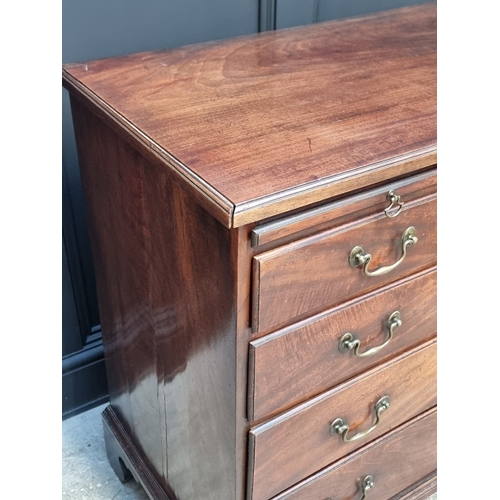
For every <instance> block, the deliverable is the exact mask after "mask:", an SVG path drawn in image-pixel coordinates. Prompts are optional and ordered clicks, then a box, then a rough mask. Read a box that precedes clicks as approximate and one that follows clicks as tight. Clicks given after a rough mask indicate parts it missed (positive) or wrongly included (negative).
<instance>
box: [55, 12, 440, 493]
mask: <svg viewBox="0 0 500 500" xmlns="http://www.w3.org/2000/svg"><path fill="white" fill-rule="evenodd" d="M63 83H64V86H65V87H66V88H67V89H68V90H69V91H70V95H71V102H72V112H73V119H74V125H75V134H76V139H77V145H78V154H79V160H80V166H81V173H82V183H83V186H84V192H85V197H86V203H87V213H88V219H89V226H90V233H91V234H90V236H91V243H92V248H93V254H94V260H95V268H96V279H97V287H98V297H99V307H100V313H101V320H102V331H103V342H104V349H105V356H106V367H107V372H108V380H109V390H110V406H109V407H108V408H107V409H106V410H105V412H104V413H103V422H104V430H105V438H106V445H107V449H108V457H109V460H110V462H111V464H112V466H113V468H114V470H115V471H116V473H117V474H118V475H119V477H120V478H121V479H122V480H126V479H127V478H129V477H130V476H131V475H132V476H133V477H134V478H135V479H136V480H137V481H139V482H140V483H141V484H142V485H143V487H144V488H145V490H146V492H147V493H148V495H149V496H150V497H151V498H152V499H169V500H175V499H177V500H198V499H201V498H203V499H205V500H215V499H220V500H269V499H280V500H281V499H294V500H295V499H296V500H309V499H310V500H313V499H314V500H326V499H330V500H346V499H349V500H351V499H352V500H358V499H364V498H367V499H373V500H382V499H385V500H387V499H390V498H400V499H403V498H404V499H410V498H412V499H420V498H422V499H423V498H427V497H428V496H430V495H431V494H432V493H433V492H434V491H435V489H436V403H437V402H436V162H437V160H436V11H435V6H433V5H424V6H419V7H412V8H405V9H399V10H395V11H388V12H384V13H381V14H377V15H373V16H369V17H365V18H357V19H349V20H345V21H338V22H328V23H323V24H318V25H313V26H308V27H301V28H294V29H290V30H284V31H279V32H269V33H265V34H260V35H255V36H249V37H241V38H237V39H233V40H227V41H223V42H212V43H205V44H199V45H193V46H188V47H183V48H180V49H176V50H171V51H165V52H154V53H142V54H135V55H130V56H126V57H121V58H114V59H107V60H100V61H93V62H88V63H85V64H73V65H66V66H65V67H64V68H63Z"/></svg>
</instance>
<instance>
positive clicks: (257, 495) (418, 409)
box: [248, 342, 436, 500]
mask: <svg viewBox="0 0 500 500" xmlns="http://www.w3.org/2000/svg"><path fill="white" fill-rule="evenodd" d="M385 395H388V396H389V397H390V398H391V406H390V408H389V409H388V410H386V411H385V412H384V413H383V415H382V418H381V421H380V423H379V425H378V427H377V428H376V429H375V430H374V431H373V432H371V433H370V434H369V435H368V436H367V437H366V438H364V439H360V440H358V441H354V442H352V443H344V442H343V441H342V439H341V438H340V436H330V434H329V428H330V424H331V422H332V421H333V420H334V419H336V418H342V419H344V420H345V421H347V422H348V423H349V425H350V427H351V431H350V434H349V435H352V433H357V432H361V431H363V430H366V429H367V428H369V427H370V426H371V425H372V423H373V421H374V411H373V405H374V404H375V403H376V402H377V401H378V400H379V399H380V398H381V397H382V396H385ZM435 405H436V343H435V342H431V343H430V344H425V345H424V346H423V347H420V348H418V349H416V350H414V351H411V352H410V353H405V354H404V355H402V356H400V357H398V358H396V359H395V360H392V361H389V362H387V363H385V364H384V365H383V366H382V367H376V368H374V369H373V370H370V371H369V372H366V373H365V374H363V375H361V376H360V377H358V378H356V379H353V380H351V381H349V382H347V383H346V384H343V385H340V386H338V387H336V388H334V389H332V390H331V391H328V392H327V393H324V394H322V395H321V396H318V397H317V398H314V399H312V400H310V401H307V402H306V403H304V404H302V405H299V406H298V407H296V408H294V409H293V410H290V411H289V412H287V413H284V414H282V415H280V416H278V417H276V418H274V419H271V420H270V421H268V422H265V423H263V424H261V425H258V426H256V427H254V428H252V429H251V431H250V455H249V474H248V477H249V481H248V488H249V490H248V496H249V498H251V499H252V500H266V499H268V498H270V497H272V496H273V495H276V494H278V493H280V492H282V491H284V490H285V489H286V488H289V487H290V486H292V485H293V484H295V483H297V482H299V481H301V480H303V479H305V478H306V477H308V476H309V475H311V474H313V473H315V472H317V471H319V470H320V469H322V468H323V467H326V466H327V465H329V464H331V463H332V462H334V461H335V460H338V459H339V458H341V457H342V456H344V455H347V454H348V453H350V452H352V451H354V450H355V449H357V448H359V447H361V446H362V445H363V444H365V443H367V442H369V441H371V440H373V439H374V438H377V437H378V436H380V435H382V434H383V433H385V432H388V431H389V430H391V429H394V428H395V427H397V426H399V425H401V424H402V423H404V422H405V421H407V420H409V419H410V418H413V417H415V416H416V415H418V414H419V413H422V412H424V411H425V410H427V409H429V408H431V407H432V406H435Z"/></svg>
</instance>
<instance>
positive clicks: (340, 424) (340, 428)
mask: <svg viewBox="0 0 500 500" xmlns="http://www.w3.org/2000/svg"><path fill="white" fill-rule="evenodd" d="M390 402H391V400H390V398H389V396H384V397H382V398H380V399H379V400H378V401H377V402H376V403H375V406H374V410H375V416H376V419H375V423H374V424H373V425H372V426H371V427H370V428H369V429H368V430H366V431H363V432H358V433H357V434H354V436H352V437H347V433H348V432H349V425H348V424H346V423H344V421H343V420H342V419H341V418H336V419H335V420H334V421H333V422H332V423H331V424H330V435H331V436H335V434H339V435H340V436H342V441H344V443H351V442H352V441H357V440H358V439H361V438H363V437H365V436H366V435H367V434H370V432H372V431H373V430H375V428H376V427H377V425H378V424H379V422H380V414H381V413H382V412H384V411H385V410H387V408H389V406H390Z"/></svg>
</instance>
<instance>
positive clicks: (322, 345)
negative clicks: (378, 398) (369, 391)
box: [249, 268, 437, 420]
mask: <svg viewBox="0 0 500 500" xmlns="http://www.w3.org/2000/svg"><path fill="white" fill-rule="evenodd" d="M436 287H437V276H436V272H435V268H434V269H433V270H431V271H430V272H429V271H425V272H424V273H421V274H420V275H418V276H417V277H412V278H410V279H406V280H403V281H401V282H398V283H396V284H394V285H391V286H388V287H385V288H382V289H379V290H377V292H376V293H372V294H370V295H368V296H363V297H361V298H360V299H358V300H356V301H355V302H354V303H347V304H343V305H342V306H341V307H338V308H335V309H334V310H332V311H327V312H325V313H323V314H320V315H318V316H316V317H313V318H311V319H307V320H305V321H303V322H302V323H298V324H294V325H293V326H292V327H290V328H285V329H283V330H278V331H277V332H274V333H272V334H270V335H266V336H264V337H262V338H260V339H258V340H254V341H252V342H250V374H249V384H250V390H249V405H250V406H249V415H250V418H251V419H252V420H258V419H261V418H262V417H264V416H265V415H266V414H272V413H276V412H278V411H282V410H284V409H286V408H287V407H289V406H292V405H293V404H296V403H300V402H301V401H303V400H305V399H306V398H308V397H311V396H315V395H316V394H319V393H320V392H322V391H325V390H326V389H329V388H330V387H333V386H335V385H336V384H338V383H340V382H343V381H345V380H347V379H348V378H350V377H352V376H354V375H356V374H358V373H361V372H362V371H364V370H366V369H367V368H370V367H372V366H374V365H376V364H378V363H381V362H383V361H385V360H387V359H389V358H391V357H392V356H394V355H395V354H397V353H401V352H404V351H405V350H407V349H409V348H411V347H413V346H415V345H417V344H419V343H422V342H424V341H426V340H429V339H431V338H432V337H433V336H435V334H436V330H437V324H436V323H437V317H436V316H437V314H436ZM394 311H399V312H400V313H401V320H402V323H403V324H402V325H401V326H400V327H397V328H396V329H395V330H394V337H393V339H392V340H391V341H390V343H389V344H388V345H387V346H386V347H384V348H383V349H382V350H381V351H379V352H378V353H376V354H374V355H372V356H369V357H365V358H357V357H356V356H354V354H353V353H352V351H345V352H340V351H339V348H338V346H339V341H340V338H341V337H342V336H343V335H344V334H345V333H348V332H349V333H352V334H353V335H354V336H355V337H356V338H357V339H359V340H360V341H361V352H363V351H366V350H367V349H369V348H372V347H376V346H379V345H381V344H383V343H384V342H385V341H386V339H387V337H388V328H387V319H388V318H389V316H390V315H391V314H392V313H393V312H394Z"/></svg>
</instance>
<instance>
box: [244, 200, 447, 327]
mask: <svg viewBox="0 0 500 500" xmlns="http://www.w3.org/2000/svg"><path fill="white" fill-rule="evenodd" d="M410 226H414V227H415V228H416V235H417V236H418V238H419V240H418V243H417V244H416V245H413V246H411V247H410V248H409V249H408V253H407V256H406V258H405V260H404V261H403V262H402V263H401V265H399V266H398V267H397V268H396V269H394V270H393V271H391V272H390V273H388V274H385V275H382V276H378V277H371V276H366V275H365V274H364V273H363V270H362V269H361V268H351V267H350V266H349V263H348V258H349V254H350V252H351V250H352V249H353V248H354V247H355V246H357V245H362V246H363V247H364V248H365V250H366V251H367V252H369V253H371V254H372V255H373V259H372V262H371V263H370V266H369V269H371V270H373V269H376V268H378V267H381V266H387V265H390V264H393V263H394V262H396V261H397V260H398V259H399V258H400V257H401V247H402V244H401V237H402V235H403V232H404V231H405V230H406V229H407V228H408V227H410ZM436 238H437V235H436V200H435V197H433V196H431V197H428V198H424V199H422V200H419V201H418V202H415V203H413V204H411V205H410V204H409V205H408V206H407V209H406V210H404V211H403V212H401V214H400V215H399V216H398V217H396V218H393V219H390V218H388V217H385V215H383V214H379V215H376V216H373V217H368V218H366V219H363V220H362V221H357V222H356V223H355V224H352V225H347V226H343V227H341V228H339V229H333V230H330V231H325V232H323V233H319V234H317V235H314V236H311V237H309V238H304V239H302V240H299V241H297V242H294V243H291V244H289V245H285V246H283V247H279V248H277V249H275V250H270V251H268V252H264V253H262V254H259V255H257V256H256V257H254V267H253V274H254V278H253V279H254V281H253V304H252V309H253V317H252V325H253V328H254V331H258V330H259V331H265V330H268V329H270V328H274V327H276V326H278V325H280V324H283V323H286V322H288V323H289V322H290V321H291V320H292V319H293V318H297V319H298V318H299V317H300V316H301V315H302V316H304V315H305V314H307V313H309V314H311V313H314V312H319V311H321V310H324V309H325V308H326V307H332V306H335V305H337V304H340V303H341V302H343V301H345V300H348V299H352V298H354V297H356V296H358V295H360V294H362V293H367V292H370V291H372V290H375V289H376V288H378V287H380V286H382V285H385V284H387V283H390V282H392V281H395V280H396V279H400V278H402V277H403V276H407V275H409V274H411V273H414V272H416V271H419V270H421V269H425V268H426V267H429V266H432V265H434V264H435V263H436Z"/></svg>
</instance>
